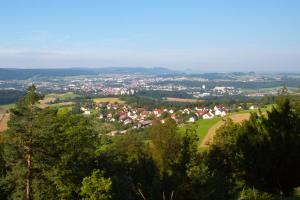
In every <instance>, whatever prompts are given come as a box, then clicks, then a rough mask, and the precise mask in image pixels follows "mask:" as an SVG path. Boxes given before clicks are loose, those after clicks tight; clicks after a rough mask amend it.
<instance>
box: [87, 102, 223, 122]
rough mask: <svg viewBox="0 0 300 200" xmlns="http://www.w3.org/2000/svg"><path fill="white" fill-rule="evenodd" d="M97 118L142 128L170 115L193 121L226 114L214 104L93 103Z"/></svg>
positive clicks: (181, 120) (180, 120) (183, 120)
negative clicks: (179, 106) (148, 106)
mask: <svg viewBox="0 0 300 200" xmlns="http://www.w3.org/2000/svg"><path fill="white" fill-rule="evenodd" d="M94 109H95V110H97V112H95V113H97V115H96V116H97V118H99V119H100V120H102V121H106V122H112V123H114V122H116V123H120V124H122V125H124V126H129V127H132V128H143V127H147V126H150V125H152V121H153V120H159V121H160V122H161V123H164V122H165V119H166V118H168V117H171V118H172V119H173V120H175V121H176V122H177V123H185V122H189V123H192V122H195V121H197V120H198V119H212V118H214V117H216V116H219V117H223V116H225V115H226V114H227V112H228V111H227V109H226V108H225V107H224V106H222V105H216V106H215V107H214V108H212V109H211V108H207V107H194V108H184V109H179V110H175V109H167V108H164V109H163V108H156V109H154V110H151V111H149V110H146V109H145V108H132V107H131V106H129V105H126V104H117V103H116V104H112V103H99V104H97V105H95V108H94ZM81 111H82V113H83V114H85V115H90V114H91V111H90V110H89V109H87V108H84V107H81Z"/></svg>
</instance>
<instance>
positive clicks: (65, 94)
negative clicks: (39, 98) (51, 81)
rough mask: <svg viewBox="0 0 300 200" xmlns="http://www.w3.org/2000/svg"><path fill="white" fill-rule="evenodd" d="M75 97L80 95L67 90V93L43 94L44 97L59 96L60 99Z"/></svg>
mask: <svg viewBox="0 0 300 200" xmlns="http://www.w3.org/2000/svg"><path fill="white" fill-rule="evenodd" d="M76 97H80V95H78V94H74V93H73V92H67V93H63V94H56V93H51V94H47V95H46V96H45V98H59V99H61V100H65V99H75V98H76Z"/></svg>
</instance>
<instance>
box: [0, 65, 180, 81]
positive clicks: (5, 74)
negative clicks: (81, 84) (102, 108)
mask: <svg viewBox="0 0 300 200" xmlns="http://www.w3.org/2000/svg"><path fill="white" fill-rule="evenodd" d="M174 73H176V72H175V71H172V70H169V69H166V68H161V67H157V68H143V67H111V68H63V69H15V68H0V80H12V79H14V80H16V79H17V80H25V79H29V78H34V77H53V76H56V77H61V76H80V75H97V74H149V75H151V74H153V75H160V74H174Z"/></svg>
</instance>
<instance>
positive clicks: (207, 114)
mask: <svg viewBox="0 0 300 200" xmlns="http://www.w3.org/2000/svg"><path fill="white" fill-rule="evenodd" d="M202 118H203V119H212V118H214V115H213V114H212V113H210V112H209V113H206V114H204V115H203V116H202Z"/></svg>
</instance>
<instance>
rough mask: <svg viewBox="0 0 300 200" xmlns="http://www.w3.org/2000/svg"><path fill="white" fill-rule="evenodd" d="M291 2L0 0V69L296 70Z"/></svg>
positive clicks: (297, 4) (296, 20)
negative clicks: (118, 67) (130, 67)
mask: <svg viewBox="0 0 300 200" xmlns="http://www.w3.org/2000/svg"><path fill="white" fill-rule="evenodd" d="M299 10H300V1H298V0H294V1H293V0H248V1H247V0H235V1H234V0H226V1H225V0H222V1H221V0H207V1H201V0H198V1H192V0H181V1H176V0H172V1H171V0H135V1H134V0H132V1H131V0H126V1H125V0H119V1H117V0H86V1H83V0H43V1H41V0H26V1H23V0H1V1H0V67H44V68H49V67H110V66H143V67H156V66H159V67H168V68H172V69H180V70H187V69H189V70H194V71H300V70H299V69H300V12H299Z"/></svg>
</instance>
